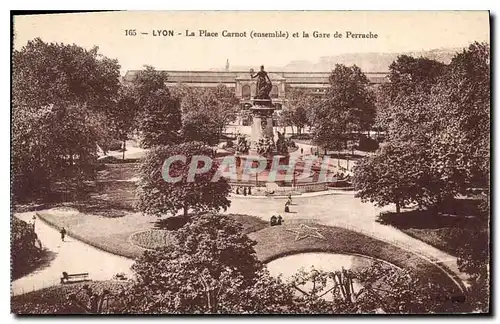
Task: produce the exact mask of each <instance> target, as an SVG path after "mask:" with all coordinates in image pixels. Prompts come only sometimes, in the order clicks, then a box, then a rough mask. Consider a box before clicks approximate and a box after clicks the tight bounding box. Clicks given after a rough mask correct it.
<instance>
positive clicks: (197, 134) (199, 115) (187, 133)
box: [182, 111, 220, 146]
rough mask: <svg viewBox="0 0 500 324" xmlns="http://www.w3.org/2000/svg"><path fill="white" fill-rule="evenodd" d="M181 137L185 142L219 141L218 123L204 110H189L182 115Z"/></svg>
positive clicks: (215, 143) (210, 143) (213, 142)
mask: <svg viewBox="0 0 500 324" xmlns="http://www.w3.org/2000/svg"><path fill="white" fill-rule="evenodd" d="M182 138H183V140H184V141H185V142H203V143H205V144H207V145H210V146H214V145H217V143H219V138H220V133H219V129H218V125H217V124H216V123H215V122H214V121H213V119H211V118H210V116H208V115H207V114H206V112H204V111H199V112H189V113H187V114H185V115H184V116H183V123H182Z"/></svg>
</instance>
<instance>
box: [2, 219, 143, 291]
mask: <svg viewBox="0 0 500 324" xmlns="http://www.w3.org/2000/svg"><path fill="white" fill-rule="evenodd" d="M33 214H34V213H33V212H29V213H20V214H16V215H15V216H16V217H18V218H19V219H21V220H24V221H26V222H29V221H30V220H31V218H32V216H33ZM35 232H36V233H37V235H38V238H39V239H40V240H41V241H42V245H43V246H44V248H46V249H48V250H49V251H50V252H52V253H54V255H55V258H54V259H53V260H52V261H50V264H49V265H48V266H47V267H45V268H42V269H37V270H36V271H34V272H32V273H30V274H29V275H26V276H24V277H21V278H19V279H17V280H14V281H13V282H12V285H11V294H12V295H19V294H23V293H27V292H30V291H33V290H38V289H41V288H45V287H50V286H53V285H57V284H59V282H60V278H61V275H62V272H63V271H66V272H68V273H82V272H88V273H89V279H92V280H109V279H112V277H113V276H114V275H115V274H117V273H120V272H123V273H125V274H126V275H127V276H128V277H130V276H131V275H132V271H131V270H130V266H131V265H132V263H133V262H134V261H133V260H131V259H127V258H124V257H121V256H117V255H114V254H111V253H108V252H104V251H102V250H99V249H96V248H94V247H92V246H90V245H88V244H85V243H83V242H81V241H78V240H76V239H74V238H72V237H69V236H67V237H66V239H65V242H62V241H61V236H60V234H59V232H58V231H57V230H55V229H54V228H52V227H50V226H49V225H47V224H45V223H44V222H43V221H41V220H36V224H35Z"/></svg>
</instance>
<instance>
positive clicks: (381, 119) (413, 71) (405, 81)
mask: <svg viewBox="0 0 500 324" xmlns="http://www.w3.org/2000/svg"><path fill="white" fill-rule="evenodd" d="M445 68H446V66H445V64H443V63H441V62H438V61H435V60H431V59H428V58H424V57H419V58H414V57H411V56H408V55H400V56H398V57H397V59H396V60H395V61H394V62H392V63H391V65H390V66H389V76H388V78H389V80H390V82H389V83H386V84H383V85H381V86H380V87H379V88H378V89H377V90H376V94H377V117H376V119H377V126H378V127H380V128H382V129H384V130H386V129H390V128H391V127H390V126H391V125H390V123H391V122H392V121H393V120H394V118H396V116H394V115H395V114H398V113H399V112H400V111H404V109H406V107H405V101H407V98H408V97H415V96H419V97H420V99H422V98H428V96H429V95H430V94H431V91H432V89H433V87H434V86H435V85H436V84H437V83H438V82H439V80H440V78H441V77H442V75H443V73H444V72H445ZM419 111H421V113H422V114H421V116H423V115H426V114H427V113H428V111H423V110H422V109H420V110H419ZM430 117H432V116H430ZM415 126H419V124H418V123H417V124H416V125H415ZM415 126H414V127H415Z"/></svg>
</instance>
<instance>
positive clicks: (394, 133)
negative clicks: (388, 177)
mask: <svg viewBox="0 0 500 324" xmlns="http://www.w3.org/2000/svg"><path fill="white" fill-rule="evenodd" d="M390 79H391V83H390V84H389V85H386V86H385V87H384V88H383V91H385V94H382V95H379V102H385V103H386V104H387V106H385V107H384V109H383V110H381V111H379V115H378V117H377V118H378V124H379V125H380V126H381V127H382V128H383V129H384V130H385V131H386V135H387V140H388V141H390V142H392V145H393V146H396V147H400V148H403V147H405V146H411V147H412V148H413V149H414V153H413V160H412V163H414V167H410V168H408V169H406V171H404V170H405V169H404V168H401V169H400V170H402V171H403V173H401V176H403V177H406V178H408V179H413V180H412V181H413V187H414V188H415V190H412V192H411V199H412V200H413V201H415V202H417V203H418V204H419V206H427V207H431V206H432V207H436V208H438V209H439V207H440V205H441V203H442V202H443V201H445V200H446V199H448V198H452V197H454V196H456V195H457V194H465V193H466V189H467V188H468V187H470V186H471V185H472V184H476V185H477V184H479V185H480V186H484V185H485V184H487V182H488V180H487V179H488V175H489V86H488V85H489V54H488V50H487V46H486V45H485V44H482V45H481V44H473V45H471V46H470V47H469V49H468V50H466V51H464V52H463V53H461V54H457V55H456V56H455V57H454V58H453V59H452V62H451V63H450V64H449V65H448V66H445V65H443V64H442V63H439V62H435V61H432V60H428V59H424V58H419V59H414V58H411V57H407V56H403V57H399V58H398V60H397V61H396V62H394V63H393V64H391V73H390ZM470 107H474V108H473V109H470ZM472 111H473V112H472ZM476 124H477V125H478V126H477V127H476V126H472V125H476ZM417 153H418V154H419V156H416V154H417ZM380 163H382V164H383V163H385V162H384V161H382V160H381V161H380ZM386 167H389V165H386ZM383 168H384V167H382V169H383ZM414 168H416V169H420V170H426V172H425V173H420V175H419V177H417V178H415V176H414V174H412V173H411V172H414V171H413V170H414ZM480 170H482V171H480ZM387 172H392V170H387ZM371 181H376V180H375V179H372V180H371ZM372 194H373V195H377V193H375V191H373V193H372Z"/></svg>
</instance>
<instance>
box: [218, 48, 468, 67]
mask: <svg viewBox="0 0 500 324" xmlns="http://www.w3.org/2000/svg"><path fill="white" fill-rule="evenodd" d="M461 50H462V48H461V47H456V48H440V49H433V50H427V51H416V52H404V53H403V52H402V53H346V54H339V55H333V56H323V57H320V58H319V61H318V62H316V63H313V62H310V61H307V60H300V61H292V62H290V63H288V64H286V65H285V66H283V67H273V66H269V67H268V66H266V70H267V71H273V72H329V71H331V70H332V69H333V67H334V66H335V64H344V65H353V64H356V65H357V66H359V67H360V68H361V70H362V71H363V72H387V71H389V65H390V64H391V63H392V62H393V61H394V60H395V59H396V58H397V57H398V56H399V55H403V54H405V55H410V56H413V57H420V56H423V57H427V58H430V59H433V60H437V61H440V62H443V63H445V64H448V63H450V61H451V59H452V58H453V56H455V54H456V53H457V52H459V51H461ZM250 68H253V69H257V68H258V67H255V66H253V67H251V66H231V67H230V70H231V71H248V70H250ZM213 70H214V71H224V69H213Z"/></svg>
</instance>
